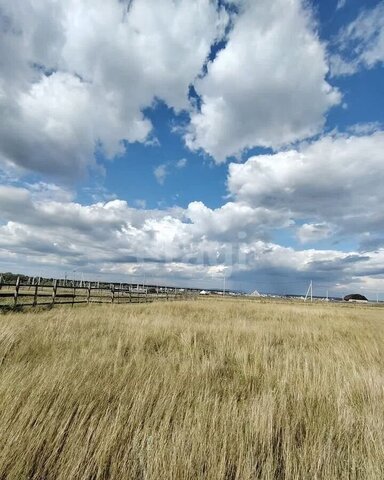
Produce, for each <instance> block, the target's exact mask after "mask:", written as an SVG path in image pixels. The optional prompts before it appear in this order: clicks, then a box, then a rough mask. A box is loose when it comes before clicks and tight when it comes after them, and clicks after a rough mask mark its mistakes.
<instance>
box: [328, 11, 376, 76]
mask: <svg viewBox="0 0 384 480" xmlns="http://www.w3.org/2000/svg"><path fill="white" fill-rule="evenodd" d="M335 50H336V52H335V53H334V54H333V55H332V56H331V57H330V63H331V71H332V74H333V75H335V76H337V75H351V74H354V73H356V72H357V71H359V70H360V69H362V68H368V69H370V68H373V67H375V66H376V65H382V64H383V63H384V3H383V2H379V3H378V4H377V5H376V6H375V7H373V8H371V9H369V8H366V9H364V10H363V11H362V12H361V13H360V14H359V15H358V16H357V17H356V18H355V19H354V20H353V21H352V22H351V23H349V24H348V25H347V26H346V27H343V28H342V29H341V30H340V32H339V33H338V35H337V38H336V41H335Z"/></svg>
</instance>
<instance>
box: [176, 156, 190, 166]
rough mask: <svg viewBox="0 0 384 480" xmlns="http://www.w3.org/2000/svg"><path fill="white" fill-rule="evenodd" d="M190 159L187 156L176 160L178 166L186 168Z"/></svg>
mask: <svg viewBox="0 0 384 480" xmlns="http://www.w3.org/2000/svg"><path fill="white" fill-rule="evenodd" d="M187 163H188V160H187V159H186V158H181V159H180V160H178V161H177V162H176V168H185V167H186V166H187Z"/></svg>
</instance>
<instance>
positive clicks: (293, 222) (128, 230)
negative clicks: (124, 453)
mask: <svg viewBox="0 0 384 480" xmlns="http://www.w3.org/2000/svg"><path fill="white" fill-rule="evenodd" d="M383 65H384V2H383V1H377V0H365V1H361V0H322V1H320V0H307V1H301V0H233V1H230V0H227V1H224V0H162V1H161V2H159V1H158V0H67V1H66V2H62V1H60V0H33V1H32V0H0V271H3V272H5V271H13V272H18V273H25V274H29V275H40V276H54V277H61V278H62V277H64V275H67V276H68V277H73V278H78V279H79V278H80V277H82V278H85V279H89V280H105V281H118V282H120V281H123V282H133V283H137V282H139V283H141V282H147V283H151V284H167V285H175V286H184V287H198V288H223V285H224V281H225V282H226V287H227V288H229V289H233V290H242V291H245V292H251V291H254V290H258V291H259V292H262V293H292V294H293V293H295V294H305V292H306V289H307V287H308V284H309V282H310V281H313V293H314V295H319V296H322V295H325V294H326V292H327V291H328V293H329V295H338V296H340V295H344V294H347V293H362V294H364V295H366V296H367V297H369V298H377V297H378V298H379V299H381V300H384V209H383V208H382V205H383V203H384V188H383V184H384V108H383V107H384V101H383V100H384V95H383V94H384V71H383ZM224 279H225V280H224Z"/></svg>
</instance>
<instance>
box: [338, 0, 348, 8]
mask: <svg viewBox="0 0 384 480" xmlns="http://www.w3.org/2000/svg"><path fill="white" fill-rule="evenodd" d="M346 3H347V0H338V2H337V5H336V10H341V9H342V8H344V7H345V5H346Z"/></svg>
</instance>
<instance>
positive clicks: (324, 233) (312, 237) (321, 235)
mask: <svg viewBox="0 0 384 480" xmlns="http://www.w3.org/2000/svg"><path fill="white" fill-rule="evenodd" d="M332 233H333V229H332V226H331V225H329V224H327V223H326V222H323V223H314V224H313V223H304V225H302V226H301V227H300V228H299V229H298V230H297V236H298V238H299V240H300V242H301V243H310V242H317V241H319V240H324V239H326V238H329V237H330V236H331V235H332Z"/></svg>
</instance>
